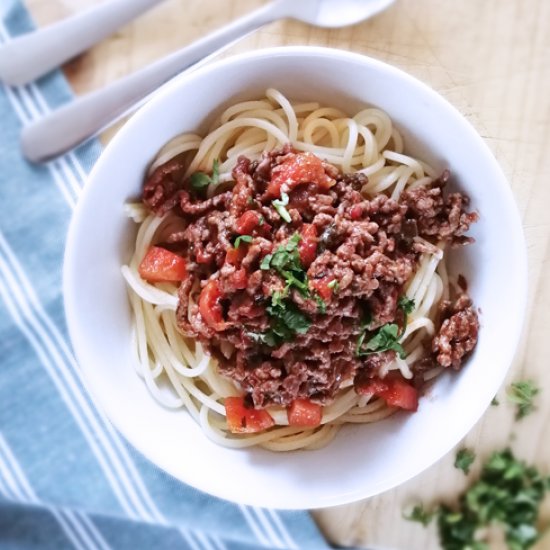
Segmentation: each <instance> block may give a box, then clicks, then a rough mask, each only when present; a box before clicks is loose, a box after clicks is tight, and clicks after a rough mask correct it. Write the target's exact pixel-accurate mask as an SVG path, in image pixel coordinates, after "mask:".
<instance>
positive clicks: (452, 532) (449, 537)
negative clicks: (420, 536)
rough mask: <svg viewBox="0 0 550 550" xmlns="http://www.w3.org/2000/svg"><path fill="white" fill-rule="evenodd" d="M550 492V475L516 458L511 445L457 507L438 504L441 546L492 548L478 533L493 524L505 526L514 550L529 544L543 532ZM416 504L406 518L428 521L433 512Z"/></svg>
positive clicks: (473, 549)
mask: <svg viewBox="0 0 550 550" xmlns="http://www.w3.org/2000/svg"><path fill="white" fill-rule="evenodd" d="M548 491H550V478H548V477H545V476H543V475H541V474H540V472H539V471H538V470H537V468H535V467H533V466H528V465H527V464H526V463H525V462H523V461H521V460H518V459H517V458H516V457H515V456H514V455H513V453H512V451H510V450H509V449H505V450H503V451H498V452H495V453H493V454H492V455H491V457H490V458H489V460H488V461H487V462H486V463H485V464H484V466H483V469H482V472H481V475H480V478H479V479H478V480H477V481H476V482H475V483H473V484H472V485H471V486H470V487H469V488H468V489H467V490H466V491H465V492H464V493H463V494H462V495H461V496H460V499H459V502H458V505H457V506H456V507H451V506H447V505H441V506H439V507H438V508H437V510H436V513H435V514H434V515H435V517H437V526H438V532H439V539H440V542H441V546H442V548H443V549H444V550H465V549H468V550H489V545H488V544H487V543H485V542H483V541H482V540H479V534H480V533H481V532H482V530H483V529H485V528H487V527H488V526H489V525H491V524H494V525H499V526H501V527H502V528H503V530H504V536H505V539H506V543H507V545H508V548H509V549H510V550H527V549H528V548H531V546H533V545H534V544H535V543H536V542H537V540H538V539H539V538H540V535H541V533H540V532H539V530H538V527H537V522H538V514H539V508H540V505H541V502H542V500H543V499H544V497H545V495H546V493H547V492H548ZM415 508H417V510H416V512H415V509H413V513H411V514H410V515H407V516H405V517H406V518H407V519H410V520H411V521H419V522H420V523H422V524H423V525H427V524H428V523H429V521H430V520H431V519H432V517H433V515H431V514H424V513H423V507H422V505H417V507H415Z"/></svg>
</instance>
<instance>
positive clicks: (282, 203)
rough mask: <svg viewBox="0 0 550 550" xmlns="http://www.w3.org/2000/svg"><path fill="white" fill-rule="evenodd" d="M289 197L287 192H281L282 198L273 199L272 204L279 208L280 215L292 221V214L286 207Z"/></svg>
mask: <svg viewBox="0 0 550 550" xmlns="http://www.w3.org/2000/svg"><path fill="white" fill-rule="evenodd" d="M288 202H289V198H288V194H287V193H281V198H280V199H275V200H274V201H272V203H271V204H273V208H275V210H277V212H278V213H279V216H281V218H282V219H283V220H284V221H285V222H286V223H290V222H291V221H292V218H291V217H290V214H289V212H288V210H287V209H286V207H287V206H288Z"/></svg>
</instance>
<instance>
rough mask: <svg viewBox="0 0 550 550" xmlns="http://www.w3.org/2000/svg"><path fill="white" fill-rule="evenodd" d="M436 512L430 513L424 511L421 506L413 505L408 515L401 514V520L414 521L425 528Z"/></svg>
mask: <svg viewBox="0 0 550 550" xmlns="http://www.w3.org/2000/svg"><path fill="white" fill-rule="evenodd" d="M435 514H436V512H435V511H434V512H430V511H428V510H426V509H424V505H423V504H415V505H414V506H413V508H412V510H411V511H410V513H408V514H405V513H403V518H404V519H406V520H409V521H416V522H418V523H421V524H422V525H423V526H424V527H426V526H427V525H428V524H429V523H430V521H432V519H433V518H434V516H435Z"/></svg>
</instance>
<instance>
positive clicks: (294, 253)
mask: <svg viewBox="0 0 550 550" xmlns="http://www.w3.org/2000/svg"><path fill="white" fill-rule="evenodd" d="M300 239H301V237H300V235H299V234H298V233H294V235H292V237H290V239H289V240H288V242H287V243H286V244H282V245H281V246H279V247H278V248H277V250H276V251H275V252H274V253H273V254H268V255H267V256H265V257H264V258H263V260H262V261H261V263H260V269H262V270H267V269H274V270H275V271H276V272H277V273H278V274H279V275H281V277H283V279H284V280H285V283H286V287H287V289H289V288H291V287H294V288H296V289H298V291H299V292H300V294H301V295H302V296H304V297H309V286H308V280H307V275H306V272H305V270H304V269H303V268H302V263H301V262H300V254H299V252H298V243H299V242H300Z"/></svg>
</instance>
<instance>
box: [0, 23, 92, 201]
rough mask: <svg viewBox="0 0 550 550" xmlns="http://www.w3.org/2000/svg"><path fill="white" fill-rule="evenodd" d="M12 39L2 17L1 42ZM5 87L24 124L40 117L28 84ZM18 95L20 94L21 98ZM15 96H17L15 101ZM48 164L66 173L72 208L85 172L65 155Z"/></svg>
mask: <svg viewBox="0 0 550 550" xmlns="http://www.w3.org/2000/svg"><path fill="white" fill-rule="evenodd" d="M10 39H11V36H10V34H9V32H8V30H7V29H6V27H5V25H4V23H3V21H2V20H1V19H0V42H7V41H9V40H10ZM3 87H4V90H5V91H6V94H7V95H8V98H9V99H10V102H11V103H12V105H13V104H14V103H19V105H16V106H15V107H16V112H17V114H18V115H19V118H20V120H21V122H22V123H23V124H24V125H28V124H29V123H30V122H32V121H33V120H36V119H37V118H40V116H41V113H40V109H38V108H37V105H36V103H37V102H36V101H35V100H33V99H32V97H30V96H29V95H28V90H27V87H26V86H16V87H13V88H10V87H8V86H5V85H4V86H3ZM31 87H32V88H35V89H37V88H36V85H35V84H32V85H31ZM38 95H39V94H37V97H38ZM17 96H19V97H20V99H19V98H18V97H17ZM13 98H15V101H14V99H13ZM20 107H24V108H25V109H26V111H27V112H26V113H25V112H24V111H22V109H21V108H20ZM43 112H45V111H43ZM21 115H23V116H21ZM70 154H71V156H74V152H71V153H70ZM47 166H48V168H49V170H50V172H52V173H53V171H54V170H55V171H57V172H58V173H60V174H63V175H64V178H63V180H62V181H61V182H60V183H61V185H64V186H65V187H64V189H63V195H64V196H65V197H66V198H67V202H68V203H69V205H70V206H71V207H72V208H74V206H75V204H76V199H77V198H78V196H79V194H80V190H81V188H82V183H83V181H84V179H85V173H84V174H83V176H84V177H82V175H81V176H80V177H78V176H76V175H75V174H74V173H73V171H72V170H71V169H70V166H69V164H68V162H67V158H65V157H60V158H59V159H57V160H55V161H53V162H51V163H48V164H47ZM55 179H56V183H57V181H58V178H55ZM58 185H59V184H58ZM69 197H70V198H69Z"/></svg>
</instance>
